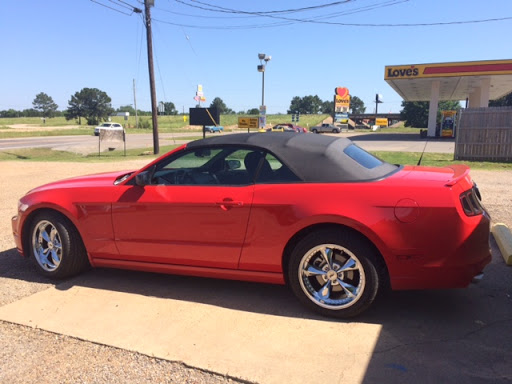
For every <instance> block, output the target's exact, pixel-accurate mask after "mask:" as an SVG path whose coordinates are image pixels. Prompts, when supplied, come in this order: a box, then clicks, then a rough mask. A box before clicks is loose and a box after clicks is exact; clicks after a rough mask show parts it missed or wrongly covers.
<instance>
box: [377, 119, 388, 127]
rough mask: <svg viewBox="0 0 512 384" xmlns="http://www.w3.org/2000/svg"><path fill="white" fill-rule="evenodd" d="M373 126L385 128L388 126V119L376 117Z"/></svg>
mask: <svg viewBox="0 0 512 384" xmlns="http://www.w3.org/2000/svg"><path fill="white" fill-rule="evenodd" d="M375 125H378V126H380V127H387V126H388V119H387V118H385V117H383V118H382V117H377V118H376V119H375Z"/></svg>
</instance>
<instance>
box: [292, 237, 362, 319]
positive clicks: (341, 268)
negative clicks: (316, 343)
mask: <svg viewBox="0 0 512 384" xmlns="http://www.w3.org/2000/svg"><path fill="white" fill-rule="evenodd" d="M298 280H299V283H300V287H301V288H302V290H303V292H304V293H305V294H306V297H307V298H308V299H309V300H311V301H312V302H313V303H315V304H316V305H318V306H320V307H322V308H325V309H329V310H335V311H336V310H340V309H344V308H347V307H350V306H352V305H354V304H355V303H356V302H357V301H358V300H359V299H360V298H361V296H362V295H363V292H364V290H365V285H366V275H365V272H364V269H363V266H362V264H361V262H360V261H359V259H358V258H357V257H356V256H355V255H354V254H353V253H352V252H350V251H349V250H348V249H346V248H345V247H342V246H340V245H336V244H320V245H317V246H315V247H314V248H311V249H310V250H309V251H308V252H306V254H305V255H304V256H303V257H302V259H301V261H300V264H299V268H298Z"/></svg>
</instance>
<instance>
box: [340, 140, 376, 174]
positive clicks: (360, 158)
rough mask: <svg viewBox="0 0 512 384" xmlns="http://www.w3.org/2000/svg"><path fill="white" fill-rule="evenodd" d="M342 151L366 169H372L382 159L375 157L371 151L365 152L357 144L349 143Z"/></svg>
mask: <svg viewBox="0 0 512 384" xmlns="http://www.w3.org/2000/svg"><path fill="white" fill-rule="evenodd" d="M344 152H345V154H346V155H347V156H349V157H350V158H352V159H353V160H355V161H357V162H358V163H359V164H360V165H362V166H363V167H365V168H368V169H372V168H375V167H378V166H379V165H381V164H383V163H382V161H380V160H379V159H377V158H376V157H375V156H373V155H372V154H371V153H368V152H366V151H365V150H364V149H361V148H359V147H358V146H357V145H353V144H352V145H349V146H348V147H347V148H345V150H344Z"/></svg>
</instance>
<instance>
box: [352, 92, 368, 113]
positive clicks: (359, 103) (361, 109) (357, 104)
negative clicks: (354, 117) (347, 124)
mask: <svg viewBox="0 0 512 384" xmlns="http://www.w3.org/2000/svg"><path fill="white" fill-rule="evenodd" d="M350 110H351V113H354V114H355V113H365V112H366V107H365V106H364V102H363V100H361V99H360V98H359V97H357V96H351V97H350Z"/></svg>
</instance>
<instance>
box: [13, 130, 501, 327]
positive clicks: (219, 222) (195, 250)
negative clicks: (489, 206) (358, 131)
mask: <svg viewBox="0 0 512 384" xmlns="http://www.w3.org/2000/svg"><path fill="white" fill-rule="evenodd" d="M489 223H490V219H489V216H488V214H487V212H486V210H485V208H484V207H483V205H482V203H481V202H480V194H479V191H478V189H477V187H476V185H475V184H474V183H473V181H472V180H471V178H470V176H469V169H468V168H467V167H466V166H462V165H454V166H449V167H445V168H429V167H420V166H398V165H393V164H389V163H386V162H384V161H381V160H380V159H378V158H376V157H374V156H373V155H371V154H369V153H367V152H365V151H364V150H362V149H361V148H359V147H358V146H356V145H355V144H353V143H352V142H351V141H350V140H348V139H345V138H334V137H327V136H322V135H296V134H293V133H286V132H284V133H275V134H272V135H261V134H257V133H254V134H232V135H224V136H219V137H211V138H207V139H204V140H198V141H194V142H191V143H189V144H186V145H183V146H181V147H179V148H177V149H175V150H173V151H172V152H170V153H168V154H166V155H164V156H162V157H160V158H159V159H157V160H155V161H153V162H152V163H150V164H149V165H147V166H145V167H144V168H142V169H140V170H138V171H134V172H115V173H104V174H98V175H91V176H84V177H78V178H73V179H68V180H64V181H59V182H55V183H51V184H47V185H44V186H42V187H39V188H36V189H33V190H32V191H30V192H28V193H27V194H26V195H25V196H23V197H22V198H21V199H20V201H19V205H18V214H17V216H15V217H13V219H12V227H13V233H14V238H15V241H16V245H17V248H18V250H19V251H20V252H21V253H22V254H23V255H26V256H28V257H31V258H33V259H34V261H35V264H36V266H37V267H38V269H39V271H40V272H41V273H42V274H44V275H46V276H49V277H54V278H65V277H68V276H72V275H75V274H77V273H79V272H81V271H83V270H85V269H86V268H88V267H89V266H93V267H112V268H125V269H134V270H141V271H151V272H163V273H172V274H182V275H195V276H203V277H217V278H224V279H235V280H250V281H257V282H264V283H275V284H288V285H289V286H290V288H291V290H292V291H293V292H294V294H295V295H296V296H297V297H298V299H299V300H300V301H301V302H302V303H303V304H305V305H306V306H308V307H310V308H311V309H313V310H316V311H318V312H320V313H321V314H324V315H327V316H335V317H350V316H354V315H357V314H359V313H361V312H362V311H364V310H365V309H367V308H368V307H369V306H370V305H371V303H372V302H373V301H374V299H375V297H376V295H377V293H378V292H379V291H380V290H382V289H385V288H387V287H391V288H392V289H396V290H402V289H430V288H455V287H465V286H467V285H468V284H470V283H471V282H472V281H475V280H478V279H480V278H481V277H482V270H483V269H484V267H485V266H486V264H488V263H489V262H490V260H491V255H490V248H489Z"/></svg>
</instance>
